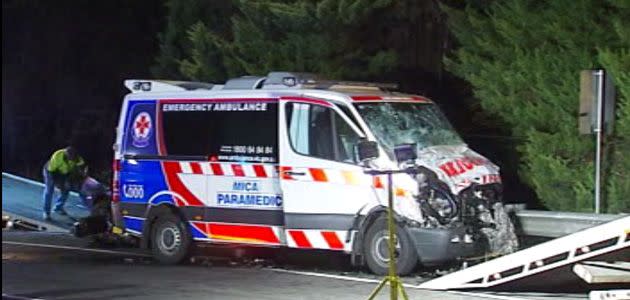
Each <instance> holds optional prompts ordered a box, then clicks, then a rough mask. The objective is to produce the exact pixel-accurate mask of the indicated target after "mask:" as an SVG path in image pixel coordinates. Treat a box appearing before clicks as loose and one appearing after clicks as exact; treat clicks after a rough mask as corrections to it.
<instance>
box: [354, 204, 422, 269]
mask: <svg viewBox="0 0 630 300" xmlns="http://www.w3.org/2000/svg"><path fill="white" fill-rule="evenodd" d="M388 241H389V232H388V230H387V218H386V217H385V216H382V217H379V218H378V219H376V221H374V223H373V224H372V225H371V226H370V228H369V229H368V231H367V233H366V235H365V239H364V244H363V252H364V254H365V260H366V262H367V265H368V268H369V269H370V271H372V272H373V273H374V274H378V275H385V274H387V273H388V270H389V249H388ZM396 241H397V243H396V251H395V252H396V253H395V257H396V271H397V273H398V275H407V274H409V273H411V271H413V270H414V268H415V267H416V265H417V263H418V254H417V253H416V249H415V247H414V245H413V243H412V241H411V238H410V237H409V236H408V235H407V233H406V232H405V231H404V229H403V228H402V227H401V226H400V225H398V224H396Z"/></svg>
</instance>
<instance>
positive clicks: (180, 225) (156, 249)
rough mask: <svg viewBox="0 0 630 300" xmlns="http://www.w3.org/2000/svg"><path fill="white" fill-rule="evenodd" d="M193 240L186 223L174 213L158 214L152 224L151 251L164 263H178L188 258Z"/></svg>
mask: <svg viewBox="0 0 630 300" xmlns="http://www.w3.org/2000/svg"><path fill="white" fill-rule="evenodd" d="M191 241H192V238H191V237H190V233H189V232H188V229H187V228H186V225H185V224H184V222H183V221H182V220H181V218H179V217H178V216H175V215H173V214H164V215H160V216H158V217H157V219H156V220H155V223H154V224H153V226H152V230H151V251H152V252H153V257H154V258H155V259H157V260H158V261H159V262H161V263H163V264H177V263H180V262H182V261H183V260H184V259H185V258H187V257H188V253H189V250H190V247H191Z"/></svg>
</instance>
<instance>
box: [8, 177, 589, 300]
mask: <svg viewBox="0 0 630 300" xmlns="http://www.w3.org/2000/svg"><path fill="white" fill-rule="evenodd" d="M2 198H3V201H2V209H3V211H9V212H11V213H13V214H16V215H22V216H26V217H28V218H31V219H34V220H41V215H40V214H41V211H40V203H41V188H40V187H36V186H33V185H32V184H28V183H23V182H20V181H17V180H14V179H10V178H6V177H5V176H3V180H2ZM77 203H78V199H76V198H73V199H70V201H69V203H68V210H69V211H70V213H71V214H72V215H75V216H80V215H81V214H82V213H83V214H84V213H85V212H83V211H81V209H80V208H79V207H77V206H76V205H77ZM53 218H55V219H56V221H55V222H54V223H55V224H54V225H55V226H54V228H55V229H56V230H52V231H50V230H49V231H48V232H21V231H5V230H3V232H2V293H3V298H5V297H8V296H13V297H18V298H19V299H33V298H42V299H183V298H188V299H335V300H341V299H366V298H367V297H368V295H369V294H370V292H371V291H372V289H374V288H375V287H376V285H377V283H378V281H379V279H380V278H379V277H377V276H374V275H369V274H366V273H363V272H361V271H360V270H356V269H352V268H350V267H349V265H348V263H347V259H346V258H347V257H344V256H340V255H331V254H330V253H326V252H323V253H316V254H309V255H308V257H309V258H308V259H304V258H305V257H306V256H305V255H303V254H302V253H299V252H297V253H295V252H289V253H285V252H280V253H281V254H282V255H285V254H286V257H283V259H282V260H283V262H282V263H277V261H276V260H273V261H272V260H269V259H255V260H253V258H254V257H263V258H269V256H268V255H267V256H265V255H264V254H268V253H258V252H257V253H254V254H255V255H253V256H252V255H251V253H250V255H245V257H250V258H251V259H249V260H247V259H242V258H241V259H235V258H234V253H233V252H234V250H228V252H231V254H232V255H231V256H227V257H226V256H225V255H215V254H225V253H224V252H225V251H216V250H210V252H211V253H210V255H213V256H214V258H203V259H199V258H196V259H195V261H194V262H191V263H189V264H185V265H178V266H164V265H160V264H158V263H156V262H154V261H153V260H152V259H151V258H150V256H148V255H147V253H145V252H144V251H142V250H141V249H136V248H118V249H111V248H106V249H104V248H95V247H93V246H92V245H91V243H90V241H89V240H85V239H77V238H74V237H73V236H71V235H69V234H68V233H66V232H64V228H67V227H68V225H69V224H70V223H71V220H69V219H63V218H61V217H59V216H56V215H53ZM45 225H51V224H45ZM207 251H208V250H207V249H206V250H204V251H201V252H204V253H200V254H208V253H207ZM258 254H263V255H262V256H257V255H258ZM217 256H219V258H217ZM273 256H274V255H272V257H273ZM275 256H276V258H277V256H278V255H277V253H276V255H275ZM230 257H231V258H230ZM403 280H404V281H405V282H406V283H408V284H409V286H408V287H407V288H406V290H407V292H408V294H409V297H410V299H443V300H454V299H473V300H474V299H503V300H510V299H554V300H557V299H576V298H582V299H584V298H585V296H586V295H584V294H581V295H580V294H568V295H567V294H552V295H545V294H511V293H483V292H475V293H467V292H463V293H462V292H436V291H428V290H420V289H417V288H413V287H412V286H415V285H417V284H418V283H419V282H421V281H424V280H427V278H426V277H424V275H423V274H422V273H419V274H418V275H417V276H412V277H406V278H404V279H403ZM388 292H389V290H388V289H385V290H383V291H382V292H381V294H380V295H379V297H377V299H388V298H389V295H388Z"/></svg>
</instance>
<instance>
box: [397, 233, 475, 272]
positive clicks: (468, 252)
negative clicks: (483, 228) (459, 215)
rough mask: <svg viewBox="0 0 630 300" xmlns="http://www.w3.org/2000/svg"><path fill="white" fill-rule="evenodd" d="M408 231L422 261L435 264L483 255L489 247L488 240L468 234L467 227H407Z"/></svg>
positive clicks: (426, 263) (430, 264) (425, 264)
mask: <svg viewBox="0 0 630 300" xmlns="http://www.w3.org/2000/svg"><path fill="white" fill-rule="evenodd" d="M406 230H407V233H408V234H409V236H410V237H411V240H412V241H413V243H414V245H415V247H416V251H417V252H418V257H419V258H420V263H421V264H423V265H424V266H435V265H440V264H444V263H448V262H452V261H455V260H458V259H464V258H470V257H475V256H480V255H482V254H483V253H484V252H485V251H486V249H487V242H486V241H485V240H483V239H480V238H475V237H472V236H470V235H468V238H466V228H465V227H463V226H462V227H454V228H413V227H407V228H406Z"/></svg>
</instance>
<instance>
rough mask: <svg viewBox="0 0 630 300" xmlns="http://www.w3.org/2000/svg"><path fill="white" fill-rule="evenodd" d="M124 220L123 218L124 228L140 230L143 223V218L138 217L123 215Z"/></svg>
mask: <svg viewBox="0 0 630 300" xmlns="http://www.w3.org/2000/svg"><path fill="white" fill-rule="evenodd" d="M124 220H125V228H128V229H131V230H135V231H138V232H142V225H143V224H144V218H141V219H138V218H130V217H124Z"/></svg>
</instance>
